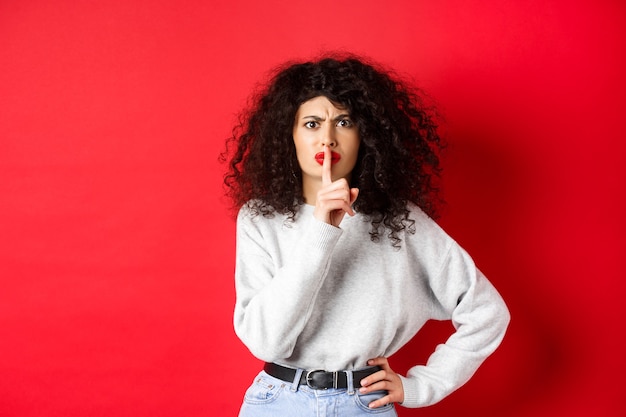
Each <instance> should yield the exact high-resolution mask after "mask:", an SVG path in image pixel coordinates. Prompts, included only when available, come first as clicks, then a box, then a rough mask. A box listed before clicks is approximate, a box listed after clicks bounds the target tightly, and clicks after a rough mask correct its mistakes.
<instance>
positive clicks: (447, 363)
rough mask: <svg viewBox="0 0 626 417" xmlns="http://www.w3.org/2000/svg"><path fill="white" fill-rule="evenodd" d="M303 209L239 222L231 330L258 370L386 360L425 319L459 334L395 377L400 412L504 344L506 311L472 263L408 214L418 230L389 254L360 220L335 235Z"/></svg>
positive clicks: (418, 215) (465, 376)
mask: <svg viewBox="0 0 626 417" xmlns="http://www.w3.org/2000/svg"><path fill="white" fill-rule="evenodd" d="M313 209H314V207H313V206H309V205H303V206H302V207H301V208H300V211H299V212H298V215H297V217H296V219H295V221H293V222H289V221H286V218H285V216H282V215H279V214H276V215H275V216H274V217H273V218H265V217H263V216H262V215H259V216H251V215H250V212H249V209H248V208H247V207H246V206H244V207H243V208H242V209H241V211H240V213H239V216H238V219H237V258H236V271H235V283H236V291H237V301H236V305H235V313H234V325H235V331H236V333H237V335H238V336H239V338H240V339H241V340H242V341H243V343H244V344H245V345H246V346H247V347H248V348H249V349H250V351H251V352H252V354H253V355H254V356H256V357H257V358H259V359H261V360H263V361H266V362H276V363H278V364H281V365H284V366H290V367H294V368H302V369H324V370H327V371H337V370H345V369H358V368H362V367H364V366H366V362H367V360H368V359H371V358H375V357H378V356H385V357H389V356H391V355H393V354H394V353H395V352H397V351H398V350H399V349H400V348H401V347H402V346H403V345H404V344H406V343H407V342H408V341H409V340H410V339H411V338H412V337H413V336H414V335H415V334H416V333H417V332H418V331H419V330H420V328H421V327H422V326H423V325H424V323H426V321H428V320H430V319H434V320H452V324H453V325H454V327H455V329H456V331H455V332H454V333H453V334H452V335H451V336H450V338H449V339H448V340H447V341H446V342H445V344H441V345H439V346H438V347H437V348H436V349H435V352H434V353H433V354H432V355H431V356H430V358H429V359H428V362H427V363H426V364H425V365H420V364H416V365H415V366H414V367H412V368H411V369H410V370H409V371H408V373H407V375H406V376H401V379H402V383H403V388H404V402H403V403H402V405H403V406H405V407H423V406H427V405H430V404H433V403H436V402H437V401H439V400H441V399H442V398H444V397H445V396H446V395H448V394H450V393H451V392H452V391H454V390H455V389H457V388H459V387H460V386H461V385H463V384H464V383H465V382H467V381H468V380H469V378H470V377H471V376H472V375H473V373H474V372H475V371H476V369H477V368H478V367H479V366H480V364H481V363H482V362H483V361H484V360H485V359H486V358H487V356H489V355H490V354H491V353H492V352H493V351H494V350H495V349H496V347H497V346H498V345H499V344H500V341H501V340H502V338H503V336H504V333H505V330H506V327H507V325H508V323H509V319H510V316H509V312H508V310H507V307H506V305H505V303H504V301H503V300H502V298H501V297H500V295H499V294H498V292H497V291H496V289H495V288H494V287H493V286H492V285H491V284H490V283H489V281H488V280H487V279H486V278H485V277H484V275H483V274H482V273H481V272H480V271H479V270H478V269H477V268H476V266H475V264H474V262H473V261H472V259H471V258H470V256H469V255H468V254H467V253H466V252H465V251H464V250H463V249H462V248H461V247H460V246H459V245H458V244H457V243H456V242H455V241H454V240H452V238H450V237H449V236H448V235H447V234H446V233H445V232H444V231H443V230H442V229H441V228H440V227H439V226H438V225H437V224H436V223H435V222H434V221H433V220H431V219H430V218H429V217H428V216H427V215H426V214H425V213H424V212H422V211H421V210H420V209H419V208H418V207H416V206H413V205H411V206H409V209H410V210H411V218H412V219H413V220H415V233H414V234H411V233H403V234H402V235H401V237H402V242H401V247H400V249H399V250H398V249H397V248H394V247H393V246H392V245H391V242H390V241H389V240H388V239H387V237H386V236H384V235H383V236H382V237H381V238H380V241H379V242H372V241H371V240H370V235H369V231H370V229H371V224H370V223H369V221H367V219H366V218H365V216H363V215H360V214H358V213H357V215H355V216H354V217H350V216H348V215H346V216H345V217H344V219H343V221H342V222H341V225H340V227H339V228H338V227H334V226H332V225H329V224H326V223H324V222H321V221H319V220H317V219H315V218H314V217H313Z"/></svg>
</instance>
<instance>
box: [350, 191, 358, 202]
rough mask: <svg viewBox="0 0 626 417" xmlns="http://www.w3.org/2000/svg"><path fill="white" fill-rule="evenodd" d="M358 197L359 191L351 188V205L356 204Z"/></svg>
mask: <svg viewBox="0 0 626 417" xmlns="http://www.w3.org/2000/svg"><path fill="white" fill-rule="evenodd" d="M358 196H359V189H358V188H350V205H352V204H354V202H355V201H356V199H357V197H358Z"/></svg>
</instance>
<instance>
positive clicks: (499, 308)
mask: <svg viewBox="0 0 626 417" xmlns="http://www.w3.org/2000/svg"><path fill="white" fill-rule="evenodd" d="M431 289H432V291H433V293H434V296H435V298H436V303H435V305H434V307H433V308H434V317H437V318H438V319H447V318H450V319H451V320H452V324H453V325H454V327H455V329H456V332H455V333H454V334H452V336H450V338H449V339H448V340H447V341H446V343H445V344H442V345H439V346H438V347H437V348H436V350H435V352H434V353H433V354H432V355H431V356H430V358H429V359H428V362H427V364H426V366H419V365H418V366H414V367H413V368H411V369H409V371H408V373H407V377H401V380H402V384H403V386H404V402H403V405H404V406H405V407H423V406H427V405H431V404H434V403H436V402H438V401H440V400H441V399H442V398H444V397H445V396H447V395H448V394H450V393H451V392H453V391H454V390H456V389H457V388H459V387H461V386H462V385H463V384H464V383H466V382H467V381H468V380H469V379H470V378H471V376H472V375H473V374H474V372H475V371H476V370H477V369H478V367H479V366H480V364H481V363H482V362H483V361H484V360H485V359H486V358H487V357H488V356H489V355H490V354H491V353H492V352H493V351H494V350H495V349H496V348H497V347H498V345H499V344H500V342H501V341H502V338H503V337H504V333H505V331H506V328H507V326H508V323H509V321H510V315H509V311H508V309H507V307H506V305H505V303H504V301H503V300H502V297H501V296H500V294H498V292H497V291H496V289H495V288H494V287H493V286H492V285H491V283H490V282H489V281H488V280H487V279H486V278H485V277H484V275H483V274H482V273H481V272H480V271H479V270H478V269H477V268H476V266H475V265H474V262H473V261H472V259H471V258H470V257H469V255H468V254H467V253H466V252H465V251H464V250H463V249H462V248H460V247H459V246H458V245H457V244H456V243H454V244H452V246H451V248H450V249H449V251H448V254H447V256H446V261H445V263H444V265H443V268H442V269H441V272H440V273H439V274H438V275H437V276H436V277H434V280H433V281H432V282H431Z"/></svg>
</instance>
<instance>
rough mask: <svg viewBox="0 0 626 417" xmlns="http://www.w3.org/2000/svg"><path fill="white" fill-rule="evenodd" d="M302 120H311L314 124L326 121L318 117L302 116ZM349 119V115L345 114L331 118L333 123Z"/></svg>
mask: <svg viewBox="0 0 626 417" xmlns="http://www.w3.org/2000/svg"><path fill="white" fill-rule="evenodd" d="M302 118H303V119H311V120H314V121H316V122H323V121H325V120H326V118H324V117H320V116H302ZM349 118H350V115H349V114H347V113H342V114H340V115H338V116H335V117H334V118H333V120H334V121H338V120H343V119H349Z"/></svg>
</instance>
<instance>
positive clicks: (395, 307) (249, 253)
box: [225, 57, 509, 417]
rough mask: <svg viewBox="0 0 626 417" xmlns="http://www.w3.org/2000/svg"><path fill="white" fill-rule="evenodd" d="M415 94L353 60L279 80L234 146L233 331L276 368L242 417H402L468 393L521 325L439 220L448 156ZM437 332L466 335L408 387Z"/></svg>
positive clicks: (289, 70)
mask: <svg viewBox="0 0 626 417" xmlns="http://www.w3.org/2000/svg"><path fill="white" fill-rule="evenodd" d="M440 142H441V141H440V138H439V136H438V134H437V129H436V125H435V123H434V121H433V118H432V116H431V112H430V111H429V109H428V108H427V106H425V105H424V100H422V98H421V96H420V95H419V94H418V92H417V91H416V90H411V89H409V88H408V87H406V86H405V85H404V84H403V83H402V82H400V81H399V80H398V79H397V77H394V76H393V75H391V74H390V73H389V72H387V71H383V70H380V69H378V68H376V67H375V66H374V65H372V64H368V63H366V62H365V61H364V60H363V59H360V58H355V57H326V58H323V59H321V60H318V61H315V62H305V63H298V64H291V65H288V66H285V67H283V68H282V69H281V70H279V71H278V72H277V73H276V75H275V76H274V77H273V78H272V79H271V80H270V82H269V84H268V86H267V87H266V88H264V89H263V90H262V91H261V92H260V93H258V94H257V96H255V98H254V100H253V104H252V106H251V108H250V109H249V110H248V111H247V112H246V113H245V114H244V116H243V117H242V118H241V122H240V124H239V125H238V126H237V127H236V128H235V130H234V134H233V137H232V139H231V141H230V143H231V145H233V144H234V152H233V153H232V155H231V156H230V157H229V161H230V162H229V172H228V173H227V175H226V177H225V185H226V186H227V193H228V195H229V196H230V197H231V198H232V200H233V202H234V205H235V207H236V208H237V209H239V212H238V218H237V258H236V272H235V280H236V291H237V301H236V306H235V313H234V325H235V331H236V333H237V335H238V336H239V337H240V339H241V340H242V341H243V343H244V344H245V345H246V346H247V347H248V348H249V349H250V351H251V352H252V354H253V355H255V356H256V357H257V358H259V359H261V360H263V361H265V362H266V365H265V367H264V370H263V371H262V372H261V373H260V374H259V375H258V376H257V378H255V381H254V383H253V384H252V386H251V387H250V388H249V389H248V391H247V392H246V394H245V397H244V403H243V406H242V408H241V411H240V416H243V417H245V416H299V417H301V416H319V415H325V414H324V413H326V412H328V413H330V411H329V410H331V409H332V410H333V411H332V412H333V413H334V414H332V415H341V416H353V415H354V416H357V415H369V414H371V413H377V414H381V415H389V416H394V415H396V411H395V409H394V403H399V404H401V405H402V406H405V407H423V406H427V405H430V404H433V403H435V402H437V401H439V400H441V399H442V398H444V397H445V396H446V395H448V394H450V393H451V392H452V391H454V390H455V389H457V388H459V387H460V386H461V385H462V384H464V383H465V382H466V381H467V380H468V379H469V378H470V377H471V376H472V374H473V373H474V371H475V370H476V369H477V368H478V366H479V365H480V364H481V363H482V362H483V360H484V359H485V358H486V357H487V356H488V355H489V354H491V353H492V352H493V351H494V350H495V349H496V347H497V346H498V345H499V343H500V341H501V340H502V338H503V336H504V332H505V329H506V327H507V325H508V322H509V313H508V310H507V308H506V305H505V304H504V302H503V300H502V298H501V297H500V295H499V294H498V292H497V291H496V290H495V289H494V288H493V286H492V285H491V284H490V283H489V282H488V281H487V279H486V278H485V277H484V276H483V274H482V273H481V272H480V271H479V270H478V269H477V268H476V266H475V265H474V263H473V261H472V259H471V258H470V257H469V255H468V254H467V253H466V252H465V251H464V250H463V249H462V248H461V247H459V245H458V244H456V243H455V242H454V241H453V240H452V239H451V238H450V237H449V236H448V235H447V234H446V233H445V232H444V231H443V230H442V229H441V228H439V226H438V225H437V224H436V223H435V222H434V221H433V220H431V217H430V216H433V215H434V214H435V207H436V186H435V180H436V178H437V176H438V174H439V171H440V166H439V157H438V151H439V148H440V147H441V143H440ZM430 319H436V320H452V322H453V324H454V326H455V329H456V331H455V333H454V334H453V335H452V336H451V337H450V338H449V339H448V340H447V342H446V343H445V344H442V345H440V346H439V347H438V348H437V349H436V351H435V352H434V353H433V354H432V355H431V356H430V358H429V360H428V363H427V364H426V365H418V364H416V365H415V366H414V367H412V368H411V369H410V370H409V371H408V373H407V375H406V376H403V375H399V374H397V373H395V372H394V371H393V370H392V369H391V368H390V366H389V363H388V361H387V358H388V357H389V356H391V355H392V354H394V353H395V352H396V351H398V350H399V349H400V348H401V347H402V346H403V345H404V344H406V343H407V342H408V341H409V340H410V339H411V338H412V337H413V336H414V335H415V334H416V333H417V332H418V330H419V329H420V328H421V327H422V326H423V325H424V323H425V322H426V321H428V320H430Z"/></svg>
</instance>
